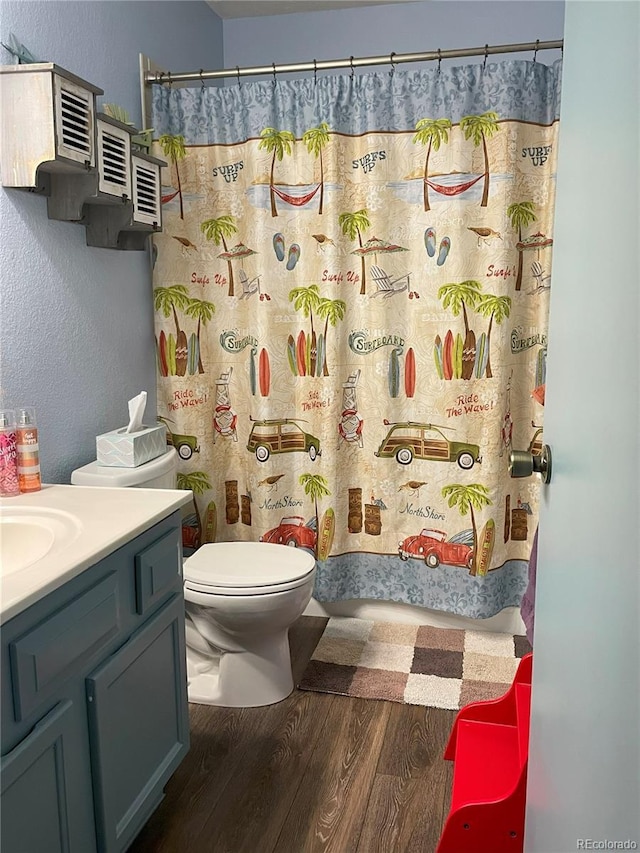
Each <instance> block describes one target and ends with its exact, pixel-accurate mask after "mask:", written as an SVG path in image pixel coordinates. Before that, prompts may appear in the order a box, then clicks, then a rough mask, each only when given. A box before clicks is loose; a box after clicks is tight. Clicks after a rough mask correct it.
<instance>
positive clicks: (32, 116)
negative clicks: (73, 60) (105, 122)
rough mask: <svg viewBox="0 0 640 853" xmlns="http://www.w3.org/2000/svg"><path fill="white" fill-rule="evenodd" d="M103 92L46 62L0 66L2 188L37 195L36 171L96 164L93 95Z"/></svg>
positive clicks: (59, 170) (68, 169) (78, 168)
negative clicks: (17, 189) (25, 191)
mask: <svg viewBox="0 0 640 853" xmlns="http://www.w3.org/2000/svg"><path fill="white" fill-rule="evenodd" d="M103 94H104V92H103V91H102V89H99V88H98V87H97V86H93V85H92V84H91V83H87V82H86V80H81V79H80V78H79V77H76V76H75V75H74V74H70V73H69V72H68V71H65V70H64V68H60V67H59V66H57V65H54V64H53V63H51V62H43V63H38V64H35V65H3V66H0V97H1V101H2V129H1V133H0V139H1V140H2V163H1V174H2V185H3V186H5V187H19V188H22V189H31V190H36V191H37V190H38V189H41V186H40V185H39V183H38V172H43V173H74V172H78V171H82V170H84V169H90V168H92V167H95V165H96V131H95V112H96V95H103Z"/></svg>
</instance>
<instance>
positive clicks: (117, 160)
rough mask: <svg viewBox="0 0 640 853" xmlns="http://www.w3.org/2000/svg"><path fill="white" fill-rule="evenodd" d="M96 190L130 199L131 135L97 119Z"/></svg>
mask: <svg viewBox="0 0 640 853" xmlns="http://www.w3.org/2000/svg"><path fill="white" fill-rule="evenodd" d="M96 128H97V136H98V172H99V174H100V181H99V184H98V189H99V190H100V192H102V193H107V194H108V195H113V196H118V197H122V196H126V197H127V199H130V198H131V135H130V133H128V132H127V131H126V130H122V129H121V128H119V127H116V126H115V125H112V124H109V123H107V122H104V121H101V120H100V119H98V121H97V122H96Z"/></svg>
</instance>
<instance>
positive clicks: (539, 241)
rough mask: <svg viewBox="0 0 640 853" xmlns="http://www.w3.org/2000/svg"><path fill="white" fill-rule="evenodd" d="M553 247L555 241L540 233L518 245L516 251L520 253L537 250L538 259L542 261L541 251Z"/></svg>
mask: <svg viewBox="0 0 640 853" xmlns="http://www.w3.org/2000/svg"><path fill="white" fill-rule="evenodd" d="M552 245H553V239H552V238H551V237H547V236H545V235H544V234H541V233H540V232H538V233H537V234H533V235H532V236H531V237H525V238H524V240H520V241H519V242H518V243H516V249H517V250H518V251H519V252H525V251H527V249H536V250H537V252H536V259H537V260H540V249H546V247H547V246H552Z"/></svg>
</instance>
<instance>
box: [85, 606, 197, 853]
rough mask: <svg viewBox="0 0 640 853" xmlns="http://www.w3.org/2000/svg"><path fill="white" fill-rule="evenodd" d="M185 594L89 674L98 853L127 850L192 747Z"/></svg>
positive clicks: (90, 734)
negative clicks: (186, 656) (190, 742)
mask: <svg viewBox="0 0 640 853" xmlns="http://www.w3.org/2000/svg"><path fill="white" fill-rule="evenodd" d="M184 643H185V640H184V598H183V595H182V592H180V593H179V594H178V595H176V596H174V598H172V599H171V600H170V601H169V603H168V604H166V605H165V606H164V607H163V608H162V610H160V611H158V613H156V614H155V616H153V617H152V618H151V619H149V620H148V621H147V622H146V623H145V625H144V626H143V627H142V628H141V629H140V630H139V631H138V632H137V633H136V634H134V635H133V637H132V638H131V639H130V640H129V641H128V642H127V643H126V644H125V645H124V646H123V647H122V648H120V649H118V651H117V652H115V654H113V655H112V656H111V657H110V658H109V659H108V660H107V661H105V662H104V663H103V664H102V665H101V666H100V667H98V669H97V670H96V671H95V672H93V673H92V674H91V676H89V678H87V680H86V689H87V699H88V710H89V737H90V745H91V765H92V770H93V778H94V802H95V809H96V822H97V833H98V850H99V851H100V853H119V851H122V850H125V849H126V848H127V847H128V846H129V844H130V843H131V841H132V840H133V838H134V837H135V835H136V834H137V833H138V832H139V831H140V829H141V827H142V826H143V824H144V822H145V821H146V820H147V819H148V818H149V816H150V815H151V813H152V812H153V810H154V809H155V808H156V807H157V806H158V804H159V802H160V800H161V799H162V796H163V788H164V786H165V784H166V783H167V781H168V779H169V777H170V776H171V774H172V773H173V772H174V770H175V769H176V768H177V766H178V765H179V764H180V762H181V761H182V759H183V758H184V756H185V755H186V753H187V750H188V748H189V716H188V708H187V678H186V665H185V646H184Z"/></svg>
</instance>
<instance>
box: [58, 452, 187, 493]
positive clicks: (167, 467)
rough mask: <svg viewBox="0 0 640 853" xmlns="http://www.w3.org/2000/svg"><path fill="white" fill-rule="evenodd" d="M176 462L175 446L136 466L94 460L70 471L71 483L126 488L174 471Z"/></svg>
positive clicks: (142, 485) (140, 484)
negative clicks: (120, 466)
mask: <svg viewBox="0 0 640 853" xmlns="http://www.w3.org/2000/svg"><path fill="white" fill-rule="evenodd" d="M177 464H178V454H177V453H176V449H175V447H169V448H167V451H166V453H163V454H162V456H156V458H155V459H151V460H150V461H149V462H145V463H144V464H143V465H138V467H137V468H116V467H115V466H114V467H112V466H107V465H98V463H97V462H96V461H95V460H94V461H93V462H89V464H88V465H83V466H82V468H76V470H75V471H72V473H71V483H72V485H74V486H115V487H118V488H127V487H130V486H141V487H142V488H144V484H145V483H147V482H150V481H151V480H154V479H155V478H156V477H161V476H162V475H163V474H169V473H170V472H172V471H175V470H176V468H177Z"/></svg>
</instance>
